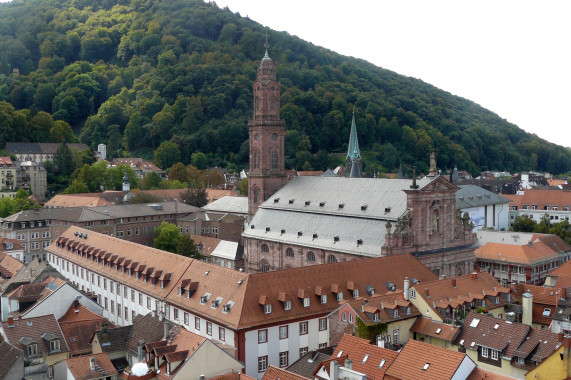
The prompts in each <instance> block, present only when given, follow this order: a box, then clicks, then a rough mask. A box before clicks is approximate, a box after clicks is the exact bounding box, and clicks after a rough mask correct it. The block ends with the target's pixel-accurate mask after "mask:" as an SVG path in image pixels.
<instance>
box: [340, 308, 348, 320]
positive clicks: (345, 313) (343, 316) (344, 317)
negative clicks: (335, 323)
mask: <svg viewBox="0 0 571 380" xmlns="http://www.w3.org/2000/svg"><path fill="white" fill-rule="evenodd" d="M341 320H342V321H343V322H347V312H346V311H345V312H343V314H341Z"/></svg>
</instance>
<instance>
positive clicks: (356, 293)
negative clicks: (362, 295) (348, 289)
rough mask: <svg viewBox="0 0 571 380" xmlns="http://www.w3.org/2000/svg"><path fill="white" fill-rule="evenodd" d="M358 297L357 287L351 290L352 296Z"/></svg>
mask: <svg viewBox="0 0 571 380" xmlns="http://www.w3.org/2000/svg"><path fill="white" fill-rule="evenodd" d="M357 297H359V289H355V290H353V298H357Z"/></svg>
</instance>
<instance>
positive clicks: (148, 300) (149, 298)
mask: <svg viewBox="0 0 571 380" xmlns="http://www.w3.org/2000/svg"><path fill="white" fill-rule="evenodd" d="M147 309H149V310H151V297H147Z"/></svg>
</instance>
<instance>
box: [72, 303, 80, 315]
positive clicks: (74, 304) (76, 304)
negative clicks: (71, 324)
mask: <svg viewBox="0 0 571 380" xmlns="http://www.w3.org/2000/svg"><path fill="white" fill-rule="evenodd" d="M78 308H79V300H74V301H73V309H74V310H75V312H76V313H78V312H79V310H77V309H78Z"/></svg>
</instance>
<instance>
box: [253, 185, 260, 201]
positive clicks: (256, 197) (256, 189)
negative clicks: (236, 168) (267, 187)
mask: <svg viewBox="0 0 571 380" xmlns="http://www.w3.org/2000/svg"><path fill="white" fill-rule="evenodd" d="M259 199H260V189H259V188H257V187H254V203H258V201H259Z"/></svg>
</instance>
